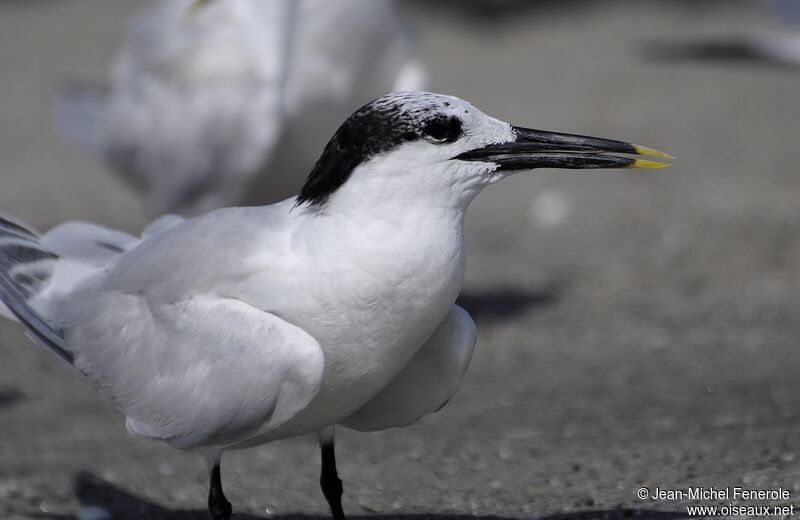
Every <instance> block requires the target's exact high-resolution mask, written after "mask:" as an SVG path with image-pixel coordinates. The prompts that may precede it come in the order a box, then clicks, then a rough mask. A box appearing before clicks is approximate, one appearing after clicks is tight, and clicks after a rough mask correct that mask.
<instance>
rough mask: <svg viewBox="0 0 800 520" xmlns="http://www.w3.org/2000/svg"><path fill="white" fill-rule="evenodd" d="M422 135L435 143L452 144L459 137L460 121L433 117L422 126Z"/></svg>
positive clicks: (447, 117) (454, 118)
mask: <svg viewBox="0 0 800 520" xmlns="http://www.w3.org/2000/svg"><path fill="white" fill-rule="evenodd" d="M422 135H423V136H424V137H426V138H427V139H428V140H429V141H432V142H435V143H452V142H453V141H455V140H456V139H458V138H459V137H461V120H460V119H459V118H457V117H455V116H434V117H432V118H430V119H428V120H427V121H425V122H424V123H423V124H422Z"/></svg>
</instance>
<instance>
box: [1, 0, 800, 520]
mask: <svg viewBox="0 0 800 520" xmlns="http://www.w3.org/2000/svg"><path fill="white" fill-rule="evenodd" d="M145 5H146V4H145V3H144V2H138V1H137V2H132V1H122V0H115V1H108V0H2V1H0V181H1V183H0V210H2V211H3V212H4V213H8V214H13V215H17V216H19V217H20V218H22V219H24V220H26V221H27V222H30V223H31V224H33V225H35V226H37V227H38V228H40V229H47V228H49V227H51V226H53V225H55V224H57V223H59V222H61V221H64V220H71V219H82V220H90V221H94V222H98V223H101V224H104V225H107V226H111V227H117V228H121V229H124V230H126V231H130V232H138V230H140V229H141V228H142V226H143V225H145V224H146V223H147V222H148V215H147V209H146V207H145V205H144V204H143V202H142V199H141V197H140V196H139V195H138V194H137V193H136V192H135V191H134V190H133V189H132V188H130V187H129V185H128V184H126V183H125V182H123V181H122V180H121V177H120V176H118V175H113V174H112V173H111V172H110V168H109V167H107V166H104V165H103V164H102V163H101V162H99V161H95V160H93V159H92V158H91V157H89V156H87V155H85V154H83V153H81V152H80V151H79V150H78V149H77V148H76V147H74V146H72V144H71V143H70V142H69V141H68V140H67V139H65V138H64V137H63V136H61V135H60V134H59V133H58V131H57V130H56V125H55V123H54V101H53V100H54V96H55V92H56V91H57V89H58V88H59V87H60V86H62V85H63V84H64V83H65V82H68V81H72V80H76V79H79V80H88V81H94V82H98V83H102V82H106V81H107V80H108V78H109V73H110V68H111V64H112V63H113V61H114V59H115V56H116V53H117V52H118V50H119V48H120V46H121V45H122V43H123V41H124V38H125V34H126V33H125V30H126V27H127V26H128V25H129V24H130V22H131V20H132V18H133V17H134V16H135V15H136V14H137V13H138V12H140V11H141V9H142V8H143V7H144V6H145ZM397 9H398V14H399V16H400V18H401V19H402V21H403V23H404V25H405V27H406V30H407V31H408V34H409V35H410V42H411V46H412V51H413V53H414V54H415V55H416V57H417V58H418V59H419V60H420V61H421V62H422V63H423V64H424V66H425V67H426V69H427V73H428V77H429V80H428V84H429V87H428V88H429V90H432V91H436V92H442V93H447V94H452V95H456V96H459V97H461V98H464V99H466V100H468V101H470V102H471V103H473V104H474V105H476V106H477V107H478V108H480V109H481V110H483V111H484V112H486V113H488V114H491V115H493V116H495V117H498V118H500V119H503V120H505V121H509V122H512V123H515V124H519V125H523V126H529V127H534V128H541V129H547V130H554V131H564V132H574V133H584V134H590V135H597V136H603V137H610V138H618V139H623V140H630V141H632V142H636V143H641V144H644V145H647V146H652V147H655V148H658V149H661V150H665V151H667V152H669V153H671V154H673V155H675V156H676V157H677V158H678V159H677V160H676V161H675V164H674V166H673V167H672V168H670V169H668V170H658V171H644V172H630V173H620V172H614V171H599V172H591V173H587V172H563V171H537V172H535V173H525V174H520V175H518V176H516V177H515V178H513V179H509V180H508V181H506V182H504V183H502V184H501V185H498V186H495V187H492V188H489V189H487V190H486V191H485V192H484V193H483V194H481V196H480V197H478V198H477V199H476V201H475V202H474V203H473V205H472V207H471V210H470V212H469V214H468V219H467V226H468V233H467V246H468V263H467V280H466V284H465V288H464V291H463V294H462V296H461V304H462V305H463V306H464V307H466V308H467V309H468V310H469V311H470V312H471V314H472V315H473V317H474V318H475V321H476V322H477V324H478V328H479V331H480V337H479V342H478V347H477V349H476V353H475V356H474V358H473V362H472V365H471V367H470V370H469V372H468V373H467V375H466V377H465V379H464V381H463V384H462V387H461V389H460V391H459V393H457V394H456V396H455V398H454V399H453V400H452V402H451V403H450V404H449V405H448V406H447V407H445V408H444V409H443V410H442V411H441V412H440V413H438V414H436V415H434V416H431V417H428V418H425V419H424V420H422V421H421V422H419V423H418V424H416V425H414V426H412V427H409V428H406V429H403V430H392V431H388V432H383V433H377V434H368V435H367V434H357V433H355V432H351V431H347V430H344V429H340V430H341V431H340V432H338V436H337V441H338V442H337V451H338V459H339V472H340V476H341V477H342V480H343V481H344V485H345V494H344V507H345V511H347V512H348V513H349V514H350V515H351V517H363V516H369V515H375V514H390V515H396V516H398V517H414V516H416V515H424V516H425V517H428V518H429V517H430V516H441V517H442V518H453V517H462V516H469V515H477V516H480V517H502V518H506V517H507V518H522V517H524V518H543V519H550V520H555V519H559V520H563V519H569V520H578V519H583V518H594V517H602V518H623V517H627V516H631V515H637V516H638V517H640V518H659V519H660V518H682V517H684V516H685V505H686V503H684V502H668V501H667V502H651V501H646V502H644V501H641V500H639V499H638V498H637V496H636V491H637V490H638V489H639V487H641V486H648V487H651V488H654V487H656V486H659V487H661V488H663V489H674V488H686V487H687V486H706V487H710V486H714V487H717V488H720V487H725V486H734V485H740V486H741V485H744V486H745V487H752V488H759V489H769V488H773V487H778V486H782V487H783V488H784V489H789V490H790V492H791V493H792V499H794V498H795V496H797V497H800V457H798V455H799V454H800V444H798V435H799V434H800V382H799V381H798V379H797V367H798V365H799V364H800V348H798V347H800V345H798V343H799V342H800V156H799V155H798V153H797V147H798V136H800V118H799V117H798V115H800V104H799V103H798V93H799V92H800V58H799V59H798V62H797V64H794V62H793V61H792V59H791V52H788V51H787V52H783V53H779V54H780V56H779V57H776V56H775V54H774V53H773V54H770V53H769V52H765V51H761V50H759V49H762V48H763V46H762V47H759V44H758V43H752V42H754V41H755V42H759V41H762V40H761V39H767V40H770V39H773V38H775V37H776V35H777V36H778V37H779V38H786V39H787V40H786V41H787V42H789V41H791V39H792V36H793V35H794V31H796V30H797V29H798V27H796V26H794V25H793V23H796V22H797V19H796V17H795V14H796V11H797V2H796V0H795V1H794V2H793V1H788V2H787V1H784V2H778V1H775V2H773V1H767V0H762V1H754V0H753V1H738V0H724V1H712V0H705V1H702V0H661V1H656V0H641V1H637V2H630V1H623V0H619V1H613V0H607V1H600V0H597V1H591V2H590V1H579V0H527V1H521V0H518V1H515V0H505V1H503V0H494V1H492V0H472V1H456V0H450V1H445V0H441V1H436V2H434V1H430V0H428V1H425V0H413V1H402V0H400V1H398V2H397ZM770 41H772V40H770ZM773 47H774V46H773ZM788 47H791V44H788V43H787V48H788ZM754 49H755V50H754ZM787 56H788V58H787ZM366 101H369V100H368V99H363V100H362V101H361V102H360V103H359V105H360V104H362V103H363V102H366ZM352 108H357V106H353V107H352ZM308 153H309V154H310V155H311V156H313V157H316V156H317V155H318V154H319V150H309V151H308ZM306 160H308V158H306ZM311 160H312V161H313V158H312V159H311ZM302 181H303V175H302V174H296V173H292V174H283V173H281V174H280V175H278V174H277V173H276V178H275V180H274V182H272V184H271V185H270V187H269V188H268V189H267V190H265V191H259V192H258V193H257V194H256V195H255V197H256V198H260V199H262V200H263V201H271V200H278V199H279V198H280V197H283V196H286V195H288V194H290V193H292V192H294V191H295V190H296V189H297V188H298V187H299V186H300V185H301V184H302ZM0 357H1V358H2V362H0V439H2V440H0V516H2V517H3V518H12V519H16V518H58V519H69V518H76V515H81V514H82V515H84V517H85V515H87V514H89V513H87V509H86V507H88V506H91V505H100V506H102V507H103V508H104V509H105V510H106V511H107V512H110V513H111V514H113V517H114V518H156V519H160V518H178V519H189V518H205V514H206V513H205V506H204V502H205V498H204V497H205V496H206V486H207V476H206V470H205V467H204V466H203V464H202V463H201V462H200V461H199V459H198V458H197V457H195V456H192V455H188V454H184V453H180V452H176V451H174V450H171V449H169V448H167V447H166V446H162V445H160V444H157V443H152V442H147V441H143V440H137V439H133V438H131V437H129V436H128V435H127V433H126V432H125V428H124V421H123V420H122V417H121V416H119V414H118V413H117V412H115V411H113V410H112V408H111V407H110V406H109V405H107V404H104V403H103V402H102V401H101V400H100V398H99V397H98V396H97V395H96V394H95V393H94V391H93V390H92V389H91V388H89V387H88V386H87V385H85V384H83V383H82V382H81V381H80V380H79V379H78V378H77V377H75V376H74V375H73V374H72V373H71V372H69V371H68V370H67V369H65V368H64V367H63V366H62V365H61V363H60V362H59V361H58V360H57V359H56V358H55V357H54V356H52V355H50V354H49V353H47V352H43V351H41V350H39V349H37V348H36V347H34V346H32V345H31V344H30V342H29V341H28V340H27V338H25V337H24V335H23V333H22V332H21V330H20V328H19V327H18V326H16V325H15V324H12V323H9V322H5V321H3V322H0ZM313 443H314V439H312V438H302V439H293V440H290V441H285V442H280V443H275V444H272V445H269V446H264V447H260V448H257V449H252V450H247V451H242V452H236V453H230V454H229V455H227V456H226V465H225V468H224V472H225V480H226V482H225V483H226V493H227V495H228V498H229V499H230V500H231V501H232V502H233V503H234V504H235V509H236V510H237V511H238V512H239V513H238V515H235V516H234V518H264V517H265V514H266V513H265V512H266V511H267V510H268V511H269V512H270V514H272V515H276V516H279V517H281V516H285V515H288V514H293V513H300V514H303V515H313V516H320V517H326V516H327V514H328V512H327V506H326V505H325V503H324V499H323V497H322V494H321V493H320V492H319V491H318V484H317V480H318V465H319V455H318V451H317V450H316V449H315V448H314V447H313ZM705 503H706V504H708V502H705ZM797 505H798V506H800V499H798V502H797Z"/></svg>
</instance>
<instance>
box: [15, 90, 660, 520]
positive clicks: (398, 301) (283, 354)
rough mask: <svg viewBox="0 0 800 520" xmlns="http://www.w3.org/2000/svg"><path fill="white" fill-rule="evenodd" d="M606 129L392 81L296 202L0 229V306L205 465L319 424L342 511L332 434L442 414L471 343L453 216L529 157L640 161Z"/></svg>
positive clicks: (332, 490)
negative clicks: (522, 123) (580, 129)
mask: <svg viewBox="0 0 800 520" xmlns="http://www.w3.org/2000/svg"><path fill="white" fill-rule="evenodd" d="M614 154H639V155H650V156H657V157H668V156H667V155H666V154H663V153H661V152H657V151H655V150H652V149H649V148H644V147H640V146H635V145H631V144H628V143H624V142H620V141H611V140H606V139H599V138H592V137H585V136H577V135H570V134H560V133H553V132H545V131H539V130H531V129H527V128H521V127H515V126H511V125H510V124H508V123H504V122H502V121H499V120H497V119H494V118H492V117H489V116H487V115H485V114H483V113H482V112H481V111H479V110H478V109H476V108H474V107H473V106H472V105H470V104H469V103H467V102H465V101H462V100H460V99H458V98H455V97H450V96H444V95H439V94H431V93H425V92H405V93H398V94H390V95H386V96H384V97H381V98H379V99H377V100H375V101H373V102H371V103H369V104H367V105H366V106H364V107H363V108H361V109H360V110H358V111H357V112H355V113H354V114H352V115H351V116H350V117H349V118H348V119H347V120H346V121H345V122H344V123H343V124H342V125H341V127H340V128H339V130H338V131H337V132H336V133H335V134H334V136H333V138H332V139H331V140H330V142H329V143H328V145H327V146H326V147H325V149H324V151H323V153H322V155H321V157H320V158H319V160H318V161H317V163H316V165H315V166H314V167H313V169H312V170H311V172H310V174H309V176H308V179H307V181H306V183H305V185H304V186H303V188H302V190H301V191H300V193H299V195H297V197H295V198H292V199H289V200H286V201H284V202H280V203H277V204H274V205H270V206H263V207H248V208H227V209H220V210H216V211H213V212H210V213H207V214H204V215H202V216H199V217H196V218H193V219H190V220H183V219H181V218H179V217H168V218H165V219H161V220H158V221H156V222H155V223H154V224H152V225H150V226H149V227H148V228H146V229H145V230H144V233H143V234H142V236H141V237H134V236H130V235H127V234H124V233H121V232H119V231H112V230H108V229H105V228H102V227H99V226H95V225H92V224H86V223H68V224H64V225H61V226H59V227H56V228H54V229H53V230H51V231H49V232H48V233H46V234H44V235H42V236H39V235H38V234H36V233H35V232H34V231H32V230H30V229H29V228H27V227H26V226H24V225H22V224H19V223H15V222H13V221H12V220H10V219H4V220H2V221H1V222H0V224H1V225H0V299H2V301H3V302H4V303H5V305H6V306H7V309H5V312H6V314H7V315H9V317H13V318H15V319H17V320H18V321H20V322H21V323H22V324H23V325H24V326H25V327H26V329H27V330H28V332H29V334H31V335H32V337H33V338H34V339H35V340H37V341H38V342H39V343H41V344H44V345H45V346H47V347H49V348H50V349H51V350H52V351H54V352H55V353H57V354H58V355H60V356H61V357H62V358H63V359H64V360H65V361H67V362H68V363H69V364H70V365H71V366H72V367H74V369H75V370H77V371H78V372H79V373H80V374H82V375H83V376H84V377H85V378H87V379H88V380H89V381H90V382H91V383H92V384H94V386H95V387H96V388H97V390H98V391H99V392H100V394H102V395H103V396H104V397H105V398H107V399H109V400H111V401H112V402H113V403H114V404H115V405H116V406H117V408H119V410H120V411H121V412H122V413H123V414H124V415H125V417H126V426H127V429H128V431H129V432H130V433H131V434H133V435H136V436H141V437H146V438H150V439H156V440H162V441H164V442H166V443H167V444H169V445H170V446H173V447H175V448H180V449H193V450H197V451H199V452H200V453H202V454H203V455H204V456H205V457H206V460H207V461H208V464H209V468H210V474H211V485H210V491H209V508H210V511H211V514H212V517H213V518H215V519H227V518H228V517H229V515H230V512H231V506H230V503H229V502H228V501H227V500H226V499H225V497H224V494H223V492H222V487H221V478H220V470H219V464H220V458H221V455H222V452H223V451H224V450H231V449H240V448H247V447H251V446H256V445H259V444H263V443H267V442H270V441H273V440H276V439H282V438H287V437H292V436H296V435H300V434H305V433H308V432H320V439H321V446H322V476H321V487H322V490H323V492H324V495H325V497H326V499H327V500H328V502H329V504H330V507H331V511H332V513H333V516H334V518H336V519H337V520H339V519H342V518H344V514H343V512H342V507H341V494H342V487H341V481H340V480H339V478H338V476H337V474H336V467H335V460H334V451H333V450H334V448H333V428H334V426H335V425H338V424H340V425H344V426H347V427H350V428H354V429H356V430H360V431H375V430H383V429H386V428H392V427H398V426H406V425H408V424H411V423H413V422H415V421H417V420H418V419H420V418H421V417H422V416H424V415H426V414H430V413H433V412H436V411H438V410H439V409H440V408H441V407H442V406H444V405H445V404H446V403H447V401H448V400H449V399H450V397H451V396H452V395H453V393H454V392H455V390H456V387H457V386H458V384H459V381H460V380H461V377H462V376H463V374H464V372H465V370H466V368H467V365H468V364H469V361H470V357H471V355H472V351H473V347H474V345H475V340H476V330H475V325H474V323H473V322H472V320H471V319H470V317H469V315H468V314H467V313H466V312H465V311H464V310H463V309H461V308H459V307H458V306H456V305H455V304H454V302H455V300H456V296H457V295H458V293H459V291H460V289H461V285H462V281H463V278H464V260H465V259H464V213H465V211H466V209H467V206H468V205H469V203H470V201H472V199H473V198H474V197H475V196H476V195H477V194H478V193H479V192H480V191H481V190H482V189H483V188H485V187H487V186H489V185H491V184H494V183H496V182H498V181H500V180H502V179H504V178H506V177H508V176H509V175H511V174H513V173H516V172H517V171H519V170H527V169H532V168H544V167H555V168H654V167H662V166H667V164H665V163H661V162H652V161H643V160H635V159H633V158H629V157H624V156H621V155H614Z"/></svg>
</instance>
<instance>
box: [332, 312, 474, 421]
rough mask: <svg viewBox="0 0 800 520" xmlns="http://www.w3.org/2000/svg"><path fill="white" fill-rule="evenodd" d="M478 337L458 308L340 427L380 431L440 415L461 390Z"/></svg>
mask: <svg viewBox="0 0 800 520" xmlns="http://www.w3.org/2000/svg"><path fill="white" fill-rule="evenodd" d="M477 337H478V336H477V329H476V328H475V323H473V321H472V318H470V316H469V314H468V313H467V311H465V310H464V309H462V308H461V307H459V306H458V305H453V308H452V309H451V310H450V312H449V313H448V314H447V316H446V317H445V319H444V320H443V321H442V323H441V324H440V325H439V328H437V329H436V331H435V332H434V333H433V334H432V335H431V337H430V338H428V340H427V341H426V342H425V344H424V345H422V347H421V348H420V349H419V351H418V352H417V354H416V355H415V356H414V357H413V358H412V359H411V361H410V362H409V363H408V365H406V367H405V368H404V369H403V370H402V371H401V372H400V374H398V375H397V377H395V378H394V379H393V380H392V382H391V383H389V385H388V386H387V387H386V388H384V389H383V390H381V392H380V393H378V395H376V396H375V397H373V398H372V400H370V401H369V402H368V403H367V404H365V405H364V406H362V407H361V408H360V409H359V410H358V411H356V412H355V413H354V414H352V415H350V416H349V417H347V418H346V419H344V420H343V421H341V423H340V424H342V425H343V426H347V427H348V428H353V429H354V430H359V431H378V430H385V429H387V428H395V427H401V426H408V425H409V424H412V423H414V422H416V421H418V420H419V419H421V418H422V417H424V416H425V415H428V414H431V413H434V412H437V411H439V410H440V409H441V408H442V407H443V406H444V405H445V404H447V402H448V401H449V400H450V398H451V397H452V396H453V394H455V392H456V390H457V389H458V385H459V383H460V382H461V378H462V377H463V376H464V373H465V372H466V370H467V367H468V366H469V362H470V359H471V358H472V351H473V350H474V348H475V342H476V341H477Z"/></svg>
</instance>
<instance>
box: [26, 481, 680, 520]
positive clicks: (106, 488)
mask: <svg viewBox="0 0 800 520" xmlns="http://www.w3.org/2000/svg"><path fill="white" fill-rule="evenodd" d="M73 488H74V491H75V496H76V497H77V498H78V501H79V502H80V503H81V505H82V506H84V507H89V506H97V507H101V508H103V509H105V510H106V511H108V513H109V514H110V515H111V516H110V517H111V518H113V519H114V520H134V519H135V520H140V519H142V518H147V519H148V520H200V519H203V520H207V519H208V518H209V516H208V512H207V511H206V510H205V509H193V510H173V509H168V508H165V507H162V506H159V505H157V504H153V503H152V502H147V501H145V500H142V499H141V498H138V497H136V496H133V495H131V494H130V493H128V492H126V491H123V490H121V489H119V488H117V487H115V486H114V485H112V484H109V483H108V482H106V481H104V480H102V479H100V478H98V477H96V476H94V475H93V474H91V473H86V472H84V473H79V474H78V475H76V476H75V479H74V486H73ZM235 507H236V504H234V508H235ZM30 516H31V518H41V519H47V520H74V519H75V517H73V516H70V515H53V514H44V513H40V512H36V513H31V515H30ZM269 518H270V519H271V520H330V519H329V517H328V516H320V515H315V516H311V515H302V514H289V515H272V516H270V517H269ZM350 518H353V519H358V520H512V519H511V518H506V517H499V516H472V515H458V514H454V515H441V514H438V515H352V516H351V517H350ZM535 518H537V519H540V520H590V519H597V520H600V519H602V520H622V519H626V518H636V519H640V520H673V519H680V518H687V517H686V515H685V514H681V513H676V512H663V511H648V510H642V509H613V510H609V511H582V512H577V513H565V514H558V515H553V516H548V517H535ZM232 519H233V520H264V519H265V516H263V515H261V516H257V515H252V514H246V513H240V514H237V513H235V512H234V514H233V517H232Z"/></svg>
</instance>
